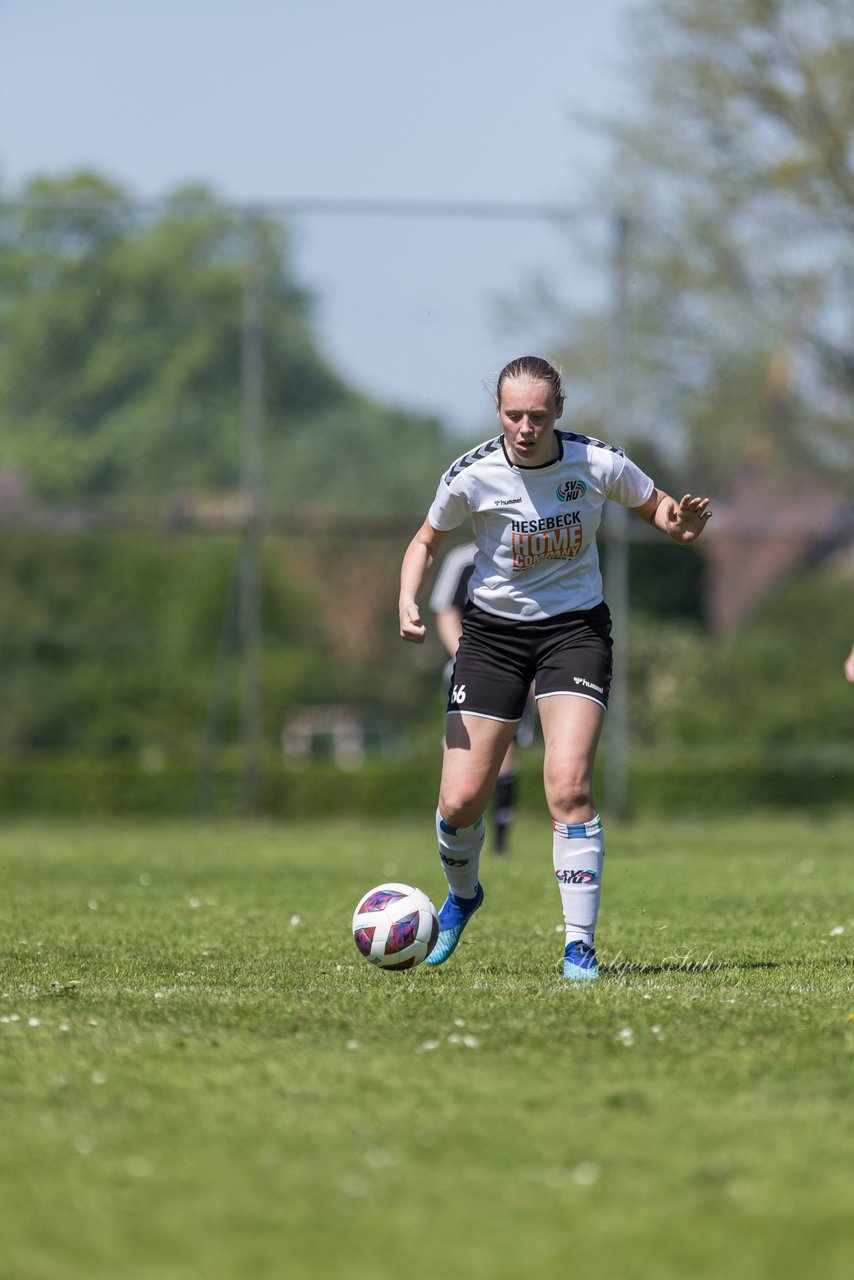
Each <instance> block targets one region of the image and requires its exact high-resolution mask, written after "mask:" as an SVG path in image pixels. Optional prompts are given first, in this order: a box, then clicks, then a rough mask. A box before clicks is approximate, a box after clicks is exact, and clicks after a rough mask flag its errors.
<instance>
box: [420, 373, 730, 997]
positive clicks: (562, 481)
mask: <svg viewBox="0 0 854 1280" xmlns="http://www.w3.org/2000/svg"><path fill="white" fill-rule="evenodd" d="M495 404H496V412H497V414H498V420H499V423H500V424H501V434H500V435H498V436H496V437H495V438H494V439H492V440H486V441H484V443H483V444H481V445H478V447H477V448H475V449H471V450H469V452H468V453H465V454H463V455H462V457H460V458H458V459H457V460H456V462H454V463H453V465H452V466H451V468H450V470H449V471H447V472H446V473H445V475H444V476H443V477H442V479H441V481H440V483H439V487H438V490H437V492H436V497H435V498H434V500H433V503H432V505H431V507H430V510H429V511H428V513H427V518H426V520H425V521H424V523H423V525H422V526H421V528H420V529H419V530H418V532H417V533H416V535H415V537H414V538H413V539H412V541H411V542H410V544H409V546H408V547H407V549H406V553H405V555H404V557H403V565H402V567H401V579H400V634H401V637H402V638H403V639H404V640H407V641H410V642H412V643H415V644H420V643H422V641H423V640H424V636H425V633H426V628H425V627H424V624H423V623H422V621H421V615H420V612H419V608H418V604H417V598H418V593H419V590H420V588H421V586H422V583H423V581H424V579H425V577H426V574H427V571H428V570H429V568H430V566H431V564H432V563H433V559H434V557H435V556H436V553H437V552H438V550H439V548H440V547H441V545H442V542H443V541H444V539H445V537H446V536H447V534H448V533H449V532H450V531H451V530H452V529H456V528H457V527H458V526H459V525H460V524H462V523H463V521H464V520H465V519H466V518H468V517H471V521H472V526H473V532H474V540H475V543H476V544H477V553H476V556H475V567H474V572H473V574H472V577H471V580H470V583H469V601H468V605H467V606H466V610H465V615H464V618H463V630H462V637H461V639H460V645H459V649H458V651H457V656H456V662H455V664H454V671H453V675H452V678H451V685H450V690H449V695H448V716H447V723H446V730H445V749H444V759H443V765H442V779H441V784H440V788H439V805H438V810H437V813H436V831H437V835H438V841H439V856H440V857H441V859H442V866H443V869H444V872H445V877H446V879H447V881H448V897H447V899H446V901H445V903H444V905H443V907H442V910H441V912H440V913H439V924H440V929H441V932H440V934H439V941H438V942H437V944H436V947H435V949H434V950H433V952H432V953H431V954H430V956H428V958H427V963H428V964H434V965H436V964H442V963H443V962H444V961H445V960H447V959H448V957H449V956H450V955H451V953H452V952H453V951H454V949H455V947H456V945H457V943H458V942H459V940H460V937H461V935H462V932H463V930H464V929H465V927H466V925H467V924H468V922H469V920H470V919H471V917H472V916H473V915H474V913H475V911H477V909H478V907H479V906H480V905H481V903H482V902H483V889H482V887H481V884H480V881H479V878H478V872H479V860H480V851H481V846H482V844H483V838H484V826H483V817H482V815H483V811H484V809H485V807H486V804H487V802H488V800H489V797H490V796H491V794H492V791H493V788H494V786H495V781H496V777H497V775H498V770H499V768H500V766H501V762H502V760H503V759H504V755H505V752H506V751H507V747H508V745H509V743H510V741H511V740H512V738H513V734H514V733H515V732H516V728H517V726H518V724H519V721H520V719H521V717H522V714H523V711H524V708H525V700H526V698H527V696H528V690H529V688H530V686H531V684H532V683H534V685H535V690H536V700H537V709H538V711H539V714H540V722H541V725H542V731H543V741H544V744H545V758H544V768H543V777H544V786H545V794H546V800H547V802H548V806H549V810H550V812H551V816H552V828H553V839H552V851H553V861H554V869H555V876H556V879H557V882H558V888H559V891H560V896H561V903H562V907H563V916H564V921H565V925H566V941H565V949H564V966H563V972H564V977H566V978H568V979H572V980H575V979H591V978H595V977H596V975H597V972H598V968H597V962H596V951H595V946H594V932H595V928H596V920H597V917H598V913H599V899H600V895H601V886H602V863H603V856H604V841H603V835H602V822H601V820H600V818H599V814H598V813H597V811H596V806H595V805H594V802H593V793H592V775H593V763H594V760H595V756H596V747H597V745H598V742H599V735H600V732H601V729H602V721H603V718H604V715H605V709H606V707H607V705H608V691H609V687H610V681H611V635H610V632H611V621H610V614H609V612H608V607H607V605H606V604H605V603H604V601H603V598H602V579H601V574H600V572H599V558H598V551H597V546H596V531H597V529H598V528H599V522H600V519H601V516H602V507H603V505H604V503H605V501H606V499H609V498H610V499H612V500H613V501H615V502H619V503H622V505H623V506H626V507H628V508H629V509H630V510H631V511H633V512H634V513H635V514H636V515H638V516H640V518H641V519H642V520H645V521H646V522H647V524H650V525H652V526H653V527H654V528H656V529H659V530H660V531H661V532H662V533H664V534H666V535H667V536H668V537H669V538H671V539H672V540H673V541H674V542H677V543H682V544H685V543H690V542H693V541H694V540H695V539H696V538H698V537H699V535H700V533H701V532H702V531H703V529H704V527H705V524H706V521H707V520H708V519H709V517H710V516H711V511H710V510H709V509H708V508H709V499H708V498H695V497H692V496H691V495H690V494H686V495H685V496H684V497H683V498H682V499H681V501H680V502H677V501H676V500H675V499H674V498H671V497H669V496H668V495H667V494H666V493H664V492H662V490H660V489H657V488H656V486H655V484H654V483H653V481H652V480H651V479H650V478H649V476H647V475H645V474H644V473H643V472H642V471H641V470H640V469H639V468H638V467H637V466H635V464H634V463H633V462H631V461H630V460H629V459H628V458H627V457H626V456H625V454H624V453H623V451H622V450H621V449H618V448H615V447H614V446H613V445H608V444H603V443H602V441H601V440H592V439H590V438H588V437H587V436H583V435H578V434H576V433H575V432H572V431H564V430H560V429H557V428H556V425H555V424H556V422H557V421H558V419H559V418H560V416H561V414H562V413H563V404H564V395H563V388H562V385H561V377H560V374H559V373H558V371H557V370H556V369H555V368H554V367H553V366H552V365H551V364H549V362H548V361H547V360H543V359H542V358H541V357H539V356H522V357H520V358H519V359H517V360H513V361H511V362H510V364H508V365H506V366H505V368H504V369H503V370H502V371H501V373H500V374H499V377H498V384H497V387H496V392H495Z"/></svg>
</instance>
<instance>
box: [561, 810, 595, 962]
mask: <svg viewBox="0 0 854 1280" xmlns="http://www.w3.org/2000/svg"><path fill="white" fill-rule="evenodd" d="M552 827H553V828H554V837H553V841H554V843H553V846H552V849H553V856H554V868H555V878H556V879H557V883H558V889H559V890H560V901H561V906H562V907H563V919H564V924H565V925H566V941H567V942H576V941H581V942H586V943H587V945H588V946H590V947H592V946H593V934H594V932H595V930H596V919H597V917H598V915H599V899H600V897H601V896H602V863H603V861H604V858H605V838H604V836H603V834H602V819H601V818H600V817H599V814H598V813H597V814H596V817H595V818H592V819H591V820H590V822H576V823H572V824H570V825H569V826H567V825H566V824H565V823H563V822H553V823H552Z"/></svg>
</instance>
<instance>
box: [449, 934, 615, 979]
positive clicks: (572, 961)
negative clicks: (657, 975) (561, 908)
mask: <svg viewBox="0 0 854 1280" xmlns="http://www.w3.org/2000/svg"><path fill="white" fill-rule="evenodd" d="M440 936H441V935H440ZM598 973H599V965H598V964H597V963H596V952H595V951H594V949H593V947H590V946H588V945H587V943H586V942H581V941H578V942H568V943H567V944H566V950H565V951H564V953H563V976H564V977H565V978H569V979H570V980H571V981H573V982H579V981H580V982H589V981H590V980H591V979H593V978H595V977H596V976H597V975H598Z"/></svg>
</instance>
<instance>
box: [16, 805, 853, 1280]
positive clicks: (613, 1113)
mask: <svg viewBox="0 0 854 1280" xmlns="http://www.w3.org/2000/svg"><path fill="white" fill-rule="evenodd" d="M431 830H432V824H431V819H430V816H429V815H427V816H426V817H425V820H424V821H423V822H420V823H418V824H416V823H414V822H413V823H412V824H409V825H407V824H396V825H389V826H380V827H369V826H368V825H366V824H356V823H353V824H346V823H332V822H330V823H328V824H326V825H323V824H317V825H314V826H310V825H307V824H306V825H293V826H286V827H275V826H272V825H270V826H259V827H252V826H238V825H231V826H229V825H218V826H194V825H190V824H186V825H180V824H174V825H149V826H143V825H141V824H136V825H132V824H130V823H128V824H123V825H120V824H113V825H104V824H101V825H95V824H91V825H88V824H84V823H81V824H78V825H69V826H67V827H65V828H63V827H62V826H60V825H58V824H57V825H52V826H51V825H43V824H34V823H33V824H21V825H18V826H12V827H7V828H6V829H5V830H4V831H3V832H2V833H0V869H2V883H3V895H2V907H0V918H2V924H3V934H4V944H3V963H2V979H0V1019H2V1021H0V1102H2V1114H3V1142H2V1157H0V1204H2V1206H3V1221H4V1227H3V1247H2V1251H0V1259H2V1260H0V1275H2V1276H3V1277H4V1280H5V1277H9V1280H143V1278H145V1280H244V1278H245V1280H268V1278H269V1280H280V1278H282V1277H285V1278H288V1280H289V1278H291V1277H298V1278H302V1277H306V1278H314V1277H316V1278H317V1280H344V1278H345V1277H347V1278H348V1280H349V1278H350V1277H352V1276H354V1275H360V1274H367V1275H369V1276H371V1277H372V1280H391V1278H392V1277H395V1278H397V1277H400V1276H407V1275H409V1276H413V1277H417V1278H418V1280H420V1278H421V1277H432V1276H440V1277H457V1276H459V1277H471V1278H473V1280H481V1278H483V1280H487V1277H488V1278H489V1280H505V1278H506V1280H511V1278H512V1280H518V1278H519V1277H520V1276H526V1275H544V1276H545V1275H548V1276H561V1277H563V1276H566V1277H567V1278H568V1280H569V1278H570V1277H573V1276H577V1275H589V1276H590V1277H595V1280H720V1278H721V1277H726V1280H762V1278H764V1277H769V1280H770V1278H771V1277H773V1278H774V1280H786V1278H787V1277H798V1280H802V1277H804V1276H809V1277H821V1278H822V1280H836V1278H837V1277H838V1278H839V1280H841V1278H842V1277H843V1275H844V1276H846V1277H847V1276H848V1275H849V1274H850V1263H851V1256H852V1249H854V1232H852V1225H851V1137H852V1132H851V1130H852V1123H851V1112H852V1108H851V1067H852V1061H854V1060H853V1059H852V1048H854V1021H852V1016H854V1015H852V1011H854V995H852V990H851V975H852V968H851V964H850V957H849V945H850V940H851V937H852V933H853V932H854V907H852V897H851V887H852V873H851V869H850V852H851V823H850V821H848V822H846V821H844V820H843V818H842V817H839V818H837V819H833V820H829V821H827V822H824V823H823V822H821V821H818V820H808V819H803V820H797V819H792V820H786V821H775V820H773V819H767V820H759V819H757V820H754V821H743V820H742V821H739V822H725V821H719V822H717V823H715V824H714V825H712V824H696V825H691V824H687V823H684V824H676V825H666V824H664V823H660V824H654V825H653V824H643V825H641V824H638V825H633V826H627V827H625V828H623V829H619V828H616V827H612V828H611V829H610V830H608V832H607V838H608V848H609V854H608V860H607V864H606V879H605V902H604V908H603V915H602V921H601V924H600V932H599V944H600V945H599V950H600V957H601V959H602V960H604V969H605V972H604V974H603V976H602V978H601V980H600V981H599V982H598V983H593V984H589V985H584V986H582V987H577V986H574V985H573V986H568V985H567V984H564V983H563V981H562V980H561V978H560V977H559V968H558V961H559V959H560V956H561V951H562V947H561V938H560V936H559V935H558V934H557V933H556V932H555V926H556V924H557V922H558V919H559V903H558V896H557V891H556V889H555V886H554V883H553V878H552V873H551V837H550V832H549V830H548V825H547V823H543V822H539V823H537V822H534V821H532V820H528V819H526V820H524V821H522V822H520V824H519V826H518V828H517V830H516V832H515V842H514V851H513V853H512V855H511V856H510V857H509V858H506V859H495V858H491V857H488V858H486V859H485V865H484V880H485V884H486V892H487V900H486V904H485V906H484V908H483V910H482V911H481V912H480V913H479V915H478V916H477V918H476V920H475V921H473V922H472V925H471V926H470V928H469V930H468V931H467V933H466V935H465V938H464V940H463V943H462V944H461V946H460V948H459V950H458V952H457V954H456V955H455V956H454V958H453V960H452V961H451V962H450V963H449V964H447V965H446V966H444V967H442V968H440V969H436V970H431V969H428V968H427V967H426V966H422V967H421V968H420V969H416V970H414V971H412V972H410V973H403V974H384V973H381V972H378V971H377V970H375V969H373V968H371V967H370V966H369V965H367V964H366V963H365V962H364V961H363V960H362V959H361V958H360V957H359V955H358V953H357V952H356V950H355V947H354V946H353V943H352V941H351V939H350V933H349V922H350V915H351V913H352V910H353V907H354V905H355V902H356V900H357V898H358V897H359V895H360V893H361V892H362V891H363V890H365V889H367V888H369V887H370V886H371V885H373V884H375V883H377V882H379V881H382V880H386V879H396V878H397V879H407V880H410V881H413V882H415V883H417V884H419V885H420V886H421V887H422V888H424V889H426V890H427V891H428V892H430V893H431V895H432V896H433V897H434V899H441V897H442V890H441V887H440V886H441V884H442V880H441V875H440V872H439V870H438V861H437V860H436V858H435V854H434V853H433V850H432V838H431ZM840 927H842V928H843V930H844V932H842V933H840V932H839V929H840Z"/></svg>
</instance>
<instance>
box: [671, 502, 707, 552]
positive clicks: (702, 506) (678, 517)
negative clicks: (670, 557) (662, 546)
mask: <svg viewBox="0 0 854 1280" xmlns="http://www.w3.org/2000/svg"><path fill="white" fill-rule="evenodd" d="M709 501H710V499H709V498H692V496H691V494H690V493H686V494H685V496H684V497H683V498H682V500H681V502H679V503H677V502H674V501H673V499H671V500H670V502H669V503H668V504H667V507H666V509H665V512H664V532H665V533H666V534H667V536H668V538H672V539H673V541H674V542H693V541H694V540H695V539H696V538H699V536H700V534H701V533H702V532H703V530H704V529H705V527H706V521H707V520H710V519H711V517H712V513H711V511H710V510H709Z"/></svg>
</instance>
